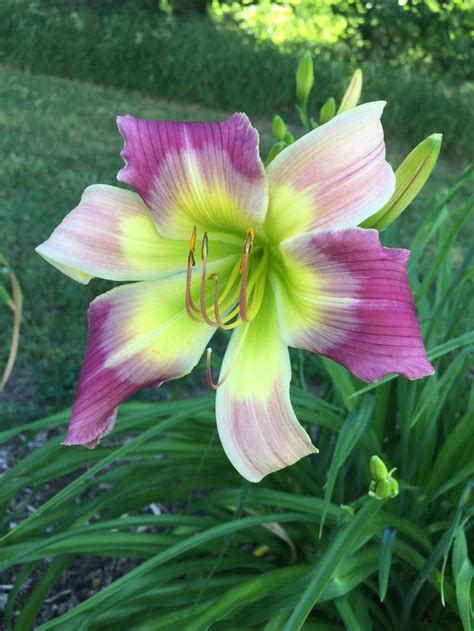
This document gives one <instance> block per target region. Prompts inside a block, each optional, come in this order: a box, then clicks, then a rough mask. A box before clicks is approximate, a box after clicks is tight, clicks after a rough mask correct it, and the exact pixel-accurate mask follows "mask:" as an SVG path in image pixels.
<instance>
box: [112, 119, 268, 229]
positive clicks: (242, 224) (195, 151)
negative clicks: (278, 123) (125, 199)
mask: <svg viewBox="0 0 474 631" xmlns="http://www.w3.org/2000/svg"><path fill="white" fill-rule="evenodd" d="M118 126H119V130H120V132H121V134H122V136H123V137H124V140H125V146H124V149H123V151H122V154H121V155H122V158H123V159H124V161H125V167H124V168H123V169H122V170H121V171H120V172H119V174H118V176H117V177H118V179H119V180H120V181H121V182H126V183H127V184H129V185H130V186H132V187H133V188H134V189H135V190H136V191H137V192H138V193H139V194H140V195H141V197H142V198H143V200H144V201H145V202H146V204H147V205H148V206H149V207H150V209H151V210H152V212H153V215H154V218H155V221H156V225H157V226H158V229H159V230H160V232H161V233H162V234H163V235H164V236H167V237H169V238H171V239H176V238H189V236H190V234H191V231H192V229H193V226H194V225H196V226H197V228H198V232H202V231H207V232H209V233H237V234H238V235H239V237H241V235H242V234H243V235H244V236H245V231H246V230H247V229H248V228H249V227H253V228H256V226H258V225H260V224H262V223H263V221H264V218H265V213H266V210H267V204H268V194H267V180H266V176H265V171H264V168H263V164H262V162H261V160H260V157H259V154H258V133H257V131H256V130H255V129H254V128H253V127H252V126H251V124H250V121H249V119H248V118H247V116H245V114H234V115H233V116H232V117H231V118H229V119H228V120H227V121H224V122H222V123H179V122H174V121H153V120H139V119H136V118H134V117H133V116H120V117H119V118H118Z"/></svg>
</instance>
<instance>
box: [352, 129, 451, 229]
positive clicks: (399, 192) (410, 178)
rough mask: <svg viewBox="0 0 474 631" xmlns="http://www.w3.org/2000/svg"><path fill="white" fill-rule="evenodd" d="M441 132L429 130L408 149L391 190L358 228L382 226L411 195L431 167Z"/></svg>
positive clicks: (408, 202)
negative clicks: (376, 210) (374, 211)
mask: <svg viewBox="0 0 474 631" xmlns="http://www.w3.org/2000/svg"><path fill="white" fill-rule="evenodd" d="M442 141H443V136H442V134H431V136H428V138H425V140H423V142H420V144H419V145H417V146H416V147H415V148H414V149H413V151H411V152H410V153H409V154H408V156H407V157H406V158H405V160H404V161H403V162H402V164H401V165H400V166H399V167H398V169H397V170H396V172H395V176H396V185H395V192H394V194H393V195H392V197H391V199H390V200H389V201H388V202H387V204H385V206H384V207H383V208H381V209H380V210H379V211H378V212H376V213H375V215H372V217H369V218H368V219H366V220H365V221H364V222H363V223H362V224H361V226H362V228H375V229H376V230H379V231H380V232H381V231H382V230H385V228H387V227H388V226H389V225H390V224H391V223H392V222H393V221H395V219H396V218H397V217H399V216H400V215H401V214H402V212H403V211H404V210H405V209H406V208H407V206H408V205H409V204H410V203H411V202H412V201H413V200H414V199H415V197H416V196H417V195H418V193H419V192H420V191H421V189H422V188H423V186H424V185H425V183H426V181H427V179H428V178H429V176H430V175H431V172H432V171H433V169H434V166H435V164H436V161H437V160H438V156H439V152H440V150H441V143H442Z"/></svg>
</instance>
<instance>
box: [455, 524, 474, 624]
mask: <svg viewBox="0 0 474 631" xmlns="http://www.w3.org/2000/svg"><path fill="white" fill-rule="evenodd" d="M453 575H454V582H455V585H456V600H457V603H458V611H459V617H460V618H461V621H462V626H463V629H464V631H472V627H473V617H472V602H471V584H472V578H473V567H472V564H471V561H470V560H469V556H468V550H467V541H466V534H465V532H464V528H460V529H459V532H458V534H457V535H456V537H455V538H454V544H453Z"/></svg>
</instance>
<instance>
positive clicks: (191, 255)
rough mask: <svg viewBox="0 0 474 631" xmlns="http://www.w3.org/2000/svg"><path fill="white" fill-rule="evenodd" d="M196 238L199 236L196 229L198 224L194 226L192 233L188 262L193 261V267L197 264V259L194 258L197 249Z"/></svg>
mask: <svg viewBox="0 0 474 631" xmlns="http://www.w3.org/2000/svg"><path fill="white" fill-rule="evenodd" d="M196 238H197V231H196V226H194V228H193V232H192V234H191V239H190V240H189V256H188V264H189V263H191V265H192V266H193V267H194V266H195V265H196V260H195V258H194V252H195V250H196Z"/></svg>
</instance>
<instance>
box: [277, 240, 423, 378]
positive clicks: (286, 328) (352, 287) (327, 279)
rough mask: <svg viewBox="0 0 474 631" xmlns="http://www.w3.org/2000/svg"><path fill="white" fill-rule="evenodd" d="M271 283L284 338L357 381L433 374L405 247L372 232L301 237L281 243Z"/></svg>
mask: <svg viewBox="0 0 474 631" xmlns="http://www.w3.org/2000/svg"><path fill="white" fill-rule="evenodd" d="M280 247H281V252H282V257H281V260H280V262H279V263H280V264H279V265H276V264H275V265H274V268H273V272H272V277H271V281H272V284H273V286H274V288H275V291H276V295H277V303H278V307H279V315H280V318H281V327H282V334H283V338H284V340H285V341H286V342H287V343H288V344H289V345H290V346H294V347H297V348H304V349H307V350H310V351H313V352H315V353H320V354H322V355H326V356H327V357H330V358H331V359H334V360H335V361H337V362H339V363H340V364H343V365H344V366H346V368H348V369H349V370H350V371H351V372H352V373H353V374H354V375H356V377H359V379H363V380H365V381H378V380H379V379H381V378H382V377H383V376H384V375H387V374H390V373H399V374H401V375H404V376H406V377H408V378H409V379H418V378H420V377H425V376H427V375H432V374H433V372H434V370H433V367H432V366H431V364H430V363H429V361H428V359H427V358H426V353H425V348H424V345H423V340H422V338H421V332H420V326H419V323H418V317H417V312H416V308H415V305H414V302H413V297H412V294H411V291H410V287H409V284H408V277H407V271H406V262H407V259H408V257H409V251H408V250H400V249H392V248H385V247H383V246H382V244H381V243H380V239H379V235H378V233H377V231H375V230H363V229H361V228H351V229H348V230H340V231H333V232H314V233H306V234H303V235H300V236H297V237H293V238H292V239H289V240H288V241H286V242H283V243H282V244H281V246H280Z"/></svg>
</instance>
